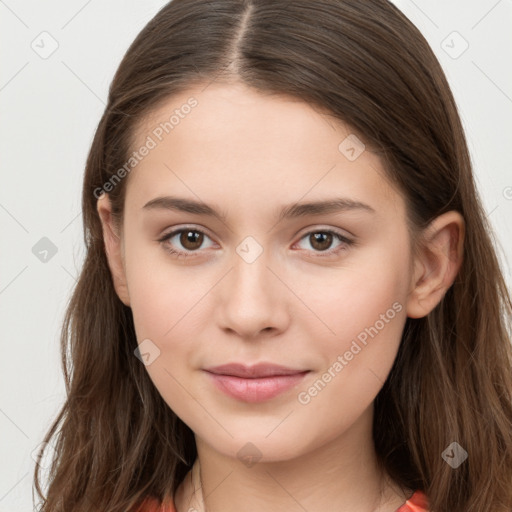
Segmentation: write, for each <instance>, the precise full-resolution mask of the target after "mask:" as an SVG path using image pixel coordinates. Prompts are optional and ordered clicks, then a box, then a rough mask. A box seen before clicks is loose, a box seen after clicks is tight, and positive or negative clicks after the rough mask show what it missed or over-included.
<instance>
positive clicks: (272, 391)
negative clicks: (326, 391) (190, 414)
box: [204, 363, 310, 403]
mask: <svg viewBox="0 0 512 512" xmlns="http://www.w3.org/2000/svg"><path fill="white" fill-rule="evenodd" d="M204 371H205V372H206V374H207V375H208V376H209V378H210V379H211V380H212V382H213V384H214V385H215V386H216V387H217V389H219V390H220V391H222V392H224V393H225V394H227V395H229V396H231V397H232V398H235V399H237V400H241V401H244V402H251V403H256V402H263V401H266V400H270V399H272V398H274V397H276V396H277V395H280V394H281V393H284V392H285V391H288V390H289V389H290V388H292V387H294V386H296V385H297V384H299V383H300V382H301V380H302V379H303V378H304V376H305V375H306V374H307V373H309V371H310V370H302V369H296V368H288V367H285V366H281V365H275V364H268V363H261V364H257V365H254V366H246V365H243V364H240V363H230V364H226V365H221V366H215V367H212V368H206V369H204Z"/></svg>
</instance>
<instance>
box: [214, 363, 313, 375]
mask: <svg viewBox="0 0 512 512" xmlns="http://www.w3.org/2000/svg"><path fill="white" fill-rule="evenodd" d="M206 371H207V372H210V373H215V374H217V375H231V376H233V377H242V378H245V379H258V378H262V377H274V376H276V375H295V374H298V373H303V372H305V371H307V370H300V369H293V368H287V367H286V366H281V365H277V364H269V363H259V364H256V365H253V366H246V365H244V364H241V363H229V364H223V365H221V366H214V367H212V368H206Z"/></svg>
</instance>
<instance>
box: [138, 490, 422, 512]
mask: <svg viewBox="0 0 512 512" xmlns="http://www.w3.org/2000/svg"><path fill="white" fill-rule="evenodd" d="M427 507H428V501H427V497H426V496H425V494H424V493H423V492H421V491H416V492H415V493H414V494H413V495H412V496H411V497H410V498H409V499H408V500H407V501H406V502H405V503H404V504H403V505H402V506H401V507H400V508H398V509H397V510H396V512H429V511H428V508H427ZM139 512H176V508H175V507H174V504H172V503H171V504H170V505H168V506H167V507H164V506H163V505H161V504H159V503H158V501H157V500H155V499H154V498H148V499H146V501H145V502H144V503H143V504H142V507H141V508H140V509H139Z"/></svg>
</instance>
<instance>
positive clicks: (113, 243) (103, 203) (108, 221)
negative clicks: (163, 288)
mask: <svg viewBox="0 0 512 512" xmlns="http://www.w3.org/2000/svg"><path fill="white" fill-rule="evenodd" d="M96 208H97V210H98V215H99V217H100V220H101V225H102V228H103V241H104V243H105V251H106V256H107V260H108V265H109V268H110V272H111V274H112V281H113V283H114V288H115V290H116V293H117V295H118V297H119V299H120V300H121V301H122V302H123V303H124V305H125V306H129V305H130V296H129V294H128V287H127V283H126V272H125V269H124V263H123V249H122V242H121V237H120V235H119V234H118V233H117V229H116V226H115V225H114V222H113V217H112V207H111V204H110V198H109V197H108V194H106V193H103V194H102V195H101V196H100V197H99V198H98V202H97V205H96Z"/></svg>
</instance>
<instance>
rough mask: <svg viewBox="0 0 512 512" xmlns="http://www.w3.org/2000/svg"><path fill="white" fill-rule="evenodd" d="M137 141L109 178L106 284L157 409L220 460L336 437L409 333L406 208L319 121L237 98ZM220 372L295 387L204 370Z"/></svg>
mask: <svg viewBox="0 0 512 512" xmlns="http://www.w3.org/2000/svg"><path fill="white" fill-rule="evenodd" d="M191 97H193V98H195V100H196V101H197V104H196V105H195V106H194V107H193V108H182V107H183V105H186V104H187V100H189V98H191ZM189 104H190V102H189ZM175 109H178V110H179V111H180V112H181V115H180V116H178V117H176V119H179V121H178V122H175V124H174V125H173V128H172V130H171V129H169V126H167V129H168V133H167V132H166V131H165V129H162V125H161V124H160V123H165V122H166V121H168V120H169V117H170V114H171V113H172V112H173V111H174V110H175ZM180 109H181V110H180ZM184 112H187V113H186V114H185V113H184ZM163 126H165V124H163ZM158 127H160V130H159V129H158ZM137 133H138V140H137V144H136V148H140V147H141V146H143V145H144V144H147V146H148V147H149V146H151V148H150V150H149V151H147V152H145V153H146V155H145V156H144V157H143V158H141V160H140V162H138V163H137V165H136V166H135V167H134V168H133V170H131V172H130V174H129V176H128V178H125V179H128V182H127V190H126V199H125V214H124V222H123V226H122V234H121V240H122V242H121V253H122V265H123V269H122V277H121V278H119V279H122V280H124V282H125V285H126V295H125V296H124V297H123V301H124V302H125V303H126V304H129V306H130V307H131V308H132V311H133V318H134V323H135V329H136V333H137V339H138V342H139V343H141V342H143V340H146V341H144V345H143V346H142V348H143V349H141V352H143V353H146V358H147V361H146V362H147V366H146V369H147V371H148V373H149V376H150V378H151V379H152V381H153V382H154V384H155V386H156V387H157V389H158V391H159V392H160V394H161V395H162V397H163V398H164V400H165V401H166V402H167V404H168V405H169V407H171V408H172V409H173V410H174V411H175V412H176V414H177V415H178V416H179V417H180V418H181V419H182V420H183V421H184V422H185V423H186V424H187V425H188V426H189V427H190V428H191V429H192V430H193V431H194V432H195V434H196V436H197V437H199V438H200V439H201V440H203V441H204V442H205V443H207V444H208V445H210V446H211V447H213V448H214V449H215V450H217V451H218V452H220V453H223V454H225V455H227V456H232V457H236V455H237V453H238V452H239V450H240V449H241V448H242V447H243V446H245V445H246V443H252V444H253V445H255V446H256V447H257V449H258V450H259V452H260V454H261V456H262V458H263V461H264V460H267V461H270V460H286V459H290V458H292V457H296V456H298V455H300V454H303V453H306V452H307V451H308V450H313V449H315V448H317V447H320V446H321V445H324V444H325V443H328V442H330V441H333V440H334V439H336V438H338V437H339V436H340V435H343V434H344V433H346V432H348V431H349V430H350V428H351V427H352V426H354V425H355V424H356V422H357V421H358V420H359V419H360V418H362V417H363V415H365V414H368V412H369V411H371V410H372V404H373V400H374V399H375V397H376V395H377V394H378V392H379V390H380V389H381V387H382V385H383V383H384V381H385V380H386V377H387V375H388V373H389V371H390V369H391V367H392V364H393V361H394V359H395V356H396V354H397V350H398V347H399V343H400V339H401V334H402V330H403V327H404V324H405V320H406V317H407V311H406V309H407V308H406V301H407V298H408V293H409V284H410V278H411V270H410V269H411V253H410V248H409V243H410V238H409V233H408V229H407V224H406V211H405V203H404V199H403V197H402V195H401V194H400V193H399V192H398V191H397V190H395V189H394V188H392V187H391V185H390V184H389V183H388V181H387V180H386V178H385V176H384V171H383V168H382V167H381V164H380V161H379V160H378V158H377V157H376V156H375V155H373V154H372V153H371V152H370V151H369V149H368V148H366V149H364V148H363V146H361V145H360V143H359V142H358V139H355V138H354V135H353V133H352V131H351V129H350V127H349V126H346V125H345V124H343V123H341V122H340V121H337V120H333V118H332V116H328V115H325V114H322V113H319V112H318V111H317V110H315V109H314V108H312V107H311V106H309V105H307V104H305V103H302V102H300V101H298V100H296V99H292V98H287V97H278V96H268V95H263V94H261V93H258V92H255V91H254V90H251V89H248V88H245V87H244V86H242V85H221V84H212V85H210V86H209V87H207V88H206V89H205V90H204V91H202V90H201V88H199V87H198V88H191V89H190V90H188V91H187V92H186V93H183V94H180V95H179V96H175V97H173V98H172V99H170V100H169V101H168V103H167V104H166V105H165V106H163V107H162V108H160V109H159V110H158V111H157V112H156V113H154V114H153V115H152V116H151V118H149V119H147V120H146V121H145V122H144V124H143V125H141V126H140V127H139V129H138V131H137ZM148 136H149V137H150V138H151V140H152V141H153V142H154V144H153V143H152V142H150V141H149V139H148ZM347 137H348V139H347ZM160 139H161V140H160ZM359 140H360V139H359ZM363 142H364V141H363ZM166 197H167V198H169V197H172V198H174V199H179V200H181V203H180V202H179V201H174V202H173V201H171V200H170V199H162V198H166ZM157 199H158V200H157ZM191 202H197V203H199V207H195V208H193V207H191V205H190V203H191ZM336 202H337V203H336ZM312 203H326V204H324V205H323V206H322V205H321V204H319V205H317V206H316V207H313V206H311V204H312ZM327 203H331V204H330V205H329V204H327ZM206 205H207V206H208V208H206ZM304 205H309V207H308V206H304ZM180 206H181V208H180ZM201 208H202V210H201ZM210 208H211V210H212V211H214V212H216V214H210V213H211V212H209V209H210ZM228 363H240V364H243V365H246V366H252V365H255V364H258V363H269V364H275V365H281V366H284V367H286V368H288V369H291V370H294V371H295V375H291V376H290V375H288V376H281V377H268V376H267V378H260V379H252V380H253V382H249V380H248V379H243V378H236V377H226V376H224V377H222V376H217V377H215V376H213V375H212V374H211V373H209V372H207V371H205V370H206V369H208V368H210V369H211V368H212V367H216V366H218V365H224V364H228ZM221 373H222V372H221ZM256 380H257V381H258V382H256Z"/></svg>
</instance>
